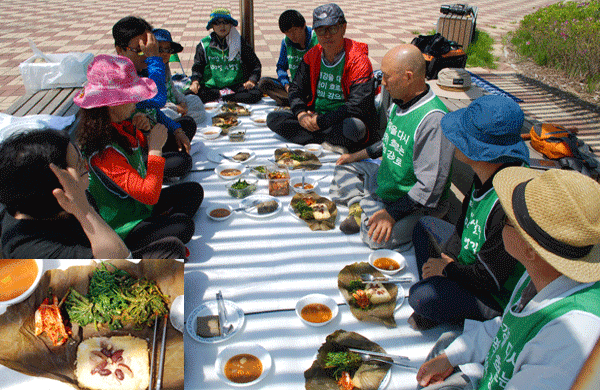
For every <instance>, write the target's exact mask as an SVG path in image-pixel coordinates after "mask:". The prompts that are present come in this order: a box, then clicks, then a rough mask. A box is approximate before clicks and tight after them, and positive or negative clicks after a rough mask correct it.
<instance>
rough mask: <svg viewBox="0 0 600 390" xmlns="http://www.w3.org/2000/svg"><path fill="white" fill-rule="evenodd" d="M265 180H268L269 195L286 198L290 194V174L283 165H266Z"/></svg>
mask: <svg viewBox="0 0 600 390" xmlns="http://www.w3.org/2000/svg"><path fill="white" fill-rule="evenodd" d="M266 170H267V179H268V180H269V195H271V196H286V195H289V194H290V172H289V170H288V168H287V167H286V166H283V165H276V164H273V165H268V166H267V167H266Z"/></svg>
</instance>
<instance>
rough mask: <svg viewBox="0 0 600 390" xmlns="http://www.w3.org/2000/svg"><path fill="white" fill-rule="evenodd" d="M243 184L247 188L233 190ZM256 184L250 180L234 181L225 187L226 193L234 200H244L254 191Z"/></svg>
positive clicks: (255, 181)
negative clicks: (244, 183)
mask: <svg viewBox="0 0 600 390" xmlns="http://www.w3.org/2000/svg"><path fill="white" fill-rule="evenodd" d="M240 182H241V183H243V182H246V184H247V186H246V187H244V188H233V187H234V186H237V185H238V184H239V183H240ZM256 183H257V180H252V179H239V180H236V181H234V182H231V183H228V184H227V185H226V186H227V192H228V193H229V195H231V196H233V197H234V198H239V199H242V198H245V197H247V196H248V195H250V194H252V193H253V192H254V191H256Z"/></svg>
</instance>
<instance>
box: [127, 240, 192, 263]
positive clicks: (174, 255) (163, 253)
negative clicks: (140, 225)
mask: <svg viewBox="0 0 600 390" xmlns="http://www.w3.org/2000/svg"><path fill="white" fill-rule="evenodd" d="M131 255H132V256H133V258H134V259H186V258H187V251H186V248H185V244H184V243H183V242H181V240H180V239H179V238H177V237H165V238H161V239H160V240H156V241H154V242H151V243H150V244H148V245H146V246H144V247H142V248H140V249H137V250H135V251H131Z"/></svg>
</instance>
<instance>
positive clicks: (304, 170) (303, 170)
mask: <svg viewBox="0 0 600 390" xmlns="http://www.w3.org/2000/svg"><path fill="white" fill-rule="evenodd" d="M304 172H306V169H304V168H302V189H304Z"/></svg>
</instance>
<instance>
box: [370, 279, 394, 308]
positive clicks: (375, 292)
mask: <svg viewBox="0 0 600 390" xmlns="http://www.w3.org/2000/svg"><path fill="white" fill-rule="evenodd" d="M366 287H367V288H366V289H365V292H366V293H367V295H368V296H369V300H370V301H371V303H372V304H374V305H376V304H378V303H384V302H388V301H390V300H391V299H392V296H391V295H390V293H389V292H388V290H386V288H385V287H383V284H381V283H379V282H375V283H367V285H366Z"/></svg>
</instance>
